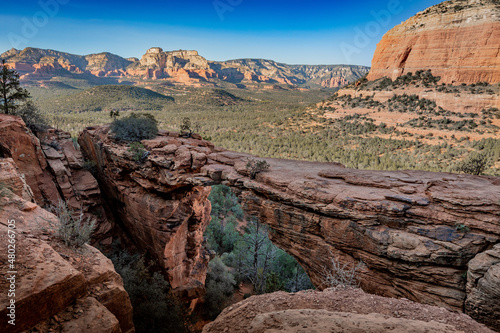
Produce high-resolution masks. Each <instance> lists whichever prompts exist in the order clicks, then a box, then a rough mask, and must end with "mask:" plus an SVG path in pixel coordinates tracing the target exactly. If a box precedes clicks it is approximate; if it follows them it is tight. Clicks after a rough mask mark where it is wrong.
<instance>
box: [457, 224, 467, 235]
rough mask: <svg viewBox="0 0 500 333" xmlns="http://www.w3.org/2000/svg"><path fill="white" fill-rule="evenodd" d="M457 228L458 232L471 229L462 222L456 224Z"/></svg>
mask: <svg viewBox="0 0 500 333" xmlns="http://www.w3.org/2000/svg"><path fill="white" fill-rule="evenodd" d="M455 229H456V230H457V231H458V232H463V233H467V232H469V231H470V228H469V227H468V226H466V225H465V224H461V223H457V224H455Z"/></svg>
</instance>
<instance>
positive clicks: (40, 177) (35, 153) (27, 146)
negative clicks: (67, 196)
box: [0, 114, 60, 204]
mask: <svg viewBox="0 0 500 333" xmlns="http://www.w3.org/2000/svg"><path fill="white" fill-rule="evenodd" d="M1 157H4V158H12V159H13V160H14V162H15V164H16V166H17V167H18V168H19V170H20V172H21V173H22V174H23V175H24V178H25V179H26V182H27V183H28V185H29V186H30V187H31V190H32V191H33V194H34V198H35V200H36V201H37V202H38V203H40V204H44V203H47V202H48V203H52V204H56V203H57V202H58V200H60V195H59V191H58V189H57V187H56V185H55V183H54V181H53V179H52V175H51V172H50V170H49V165H48V163H47V160H46V159H45V155H44V154H43V151H42V148H41V146H40V140H38V138H37V137H35V136H34V135H33V134H32V133H31V132H30V131H29V130H28V129H27V128H26V125H25V124H24V122H23V121H22V119H21V118H19V117H16V116H8V115H4V114H0V158H1Z"/></svg>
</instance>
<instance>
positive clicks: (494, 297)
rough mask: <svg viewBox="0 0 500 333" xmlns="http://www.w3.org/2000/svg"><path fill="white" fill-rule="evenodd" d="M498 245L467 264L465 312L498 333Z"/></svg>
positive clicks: (499, 276)
mask: <svg viewBox="0 0 500 333" xmlns="http://www.w3.org/2000/svg"><path fill="white" fill-rule="evenodd" d="M499 280H500V244H497V245H495V246H494V247H493V248H492V249H491V250H488V251H485V252H483V253H480V254H478V255H477V256H476V257H474V259H472V260H471V261H470V262H469V271H468V276H467V300H466V301H465V310H466V312H467V313H469V314H471V316H473V317H474V318H476V319H478V320H480V321H481V322H483V323H486V324H487V325H488V326H490V327H493V328H495V329H496V330H497V331H500V322H499V321H498V318H500V304H499V303H498V300H499V299H500V284H499Z"/></svg>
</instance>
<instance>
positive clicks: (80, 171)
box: [0, 114, 112, 241]
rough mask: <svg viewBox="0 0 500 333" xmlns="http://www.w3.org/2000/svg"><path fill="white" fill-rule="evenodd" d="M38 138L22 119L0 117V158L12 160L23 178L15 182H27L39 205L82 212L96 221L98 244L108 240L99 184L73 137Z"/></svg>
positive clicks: (51, 131)
mask: <svg viewBox="0 0 500 333" xmlns="http://www.w3.org/2000/svg"><path fill="white" fill-rule="evenodd" d="M38 136H39V138H37V137H36V136H35V135H33V133H31V131H29V130H28V129H27V128H26V126H25V124H24V122H23V121H22V120H21V118H19V117H16V116H8V115H4V114H0V157H2V156H3V157H10V158H12V160H13V161H14V163H15V165H16V166H17V168H18V169H19V171H20V173H21V174H22V175H23V176H22V178H18V177H14V179H17V181H21V179H25V180H26V183H27V184H28V185H29V187H30V188H31V190H32V191H33V197H34V199H35V201H36V202H37V203H38V204H40V205H53V206H55V205H57V204H58V203H59V201H60V200H61V199H62V200H64V201H65V202H66V203H67V204H68V206H69V207H70V208H71V209H72V210H74V211H83V212H84V214H85V218H91V219H97V220H98V228H97V231H96V233H95V235H94V237H95V239H96V240H97V241H98V240H103V239H105V238H107V237H109V233H110V231H111V227H112V225H111V223H110V222H109V221H108V220H107V217H106V213H105V210H104V208H103V203H102V201H101V195H100V194H101V193H100V189H99V184H98V183H97V181H96V179H95V178H94V177H93V176H92V174H91V173H90V172H89V171H88V170H87V169H84V168H83V164H84V161H83V156H82V154H81V152H80V151H79V150H78V149H77V148H76V147H75V146H74V144H73V140H72V139H71V135H70V134H69V133H67V132H64V131H61V130H56V129H49V130H47V131H46V132H43V133H38ZM4 174H7V172H6V173H4ZM16 187H17V186H16ZM16 194H18V195H20V193H16ZM24 197H25V199H27V197H26V196H24ZM30 200H31V199H30Z"/></svg>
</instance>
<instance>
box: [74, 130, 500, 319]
mask: <svg viewBox="0 0 500 333" xmlns="http://www.w3.org/2000/svg"><path fill="white" fill-rule="evenodd" d="M108 131H109V128H108V127H96V128H88V129H87V130H85V131H84V132H83V133H82V135H81V136H80V139H79V142H80V144H81V146H82V149H83V150H84V151H85V154H86V155H87V156H89V157H90V158H91V159H93V160H95V161H96V162H97V164H98V166H99V173H100V180H101V182H102V185H103V188H106V189H107V190H106V193H105V195H107V196H108V200H112V201H113V202H115V205H114V207H116V208H115V210H116V211H117V212H118V214H119V215H120V216H121V218H122V219H123V223H124V225H125V226H126V228H127V229H128V230H129V231H130V232H131V236H132V237H134V238H135V239H136V240H138V241H139V242H140V243H141V244H143V246H144V247H145V248H147V249H149V251H150V252H152V253H153V254H155V255H156V257H157V258H158V259H159V260H160V262H163V263H164V267H165V268H166V269H167V270H168V271H170V273H169V276H170V279H171V281H174V283H175V281H177V282H178V284H176V285H177V286H179V285H180V284H181V283H183V284H185V283H187V284H188V285H189V284H190V282H189V281H190V279H191V280H195V281H196V282H195V283H198V282H202V279H203V277H202V275H204V269H205V268H204V267H203V265H204V263H205V262H206V259H203V256H201V254H202V253H203V250H202V244H201V239H202V238H201V234H202V233H203V230H204V228H205V226H206V223H207V222H208V217H206V216H208V211H209V207H208V202H206V201H204V200H206V199H205V198H206V197H205V193H204V192H203V191H204V190H203V186H208V185H211V184H215V183H221V182H223V183H225V184H228V185H230V186H231V187H232V188H233V189H234V190H235V191H236V192H237V194H238V195H239V197H240V199H241V201H242V205H243V207H244V209H245V211H246V212H247V213H248V214H251V215H255V216H258V217H259V220H260V221H261V222H262V223H265V224H267V225H269V226H270V228H271V233H270V237H271V239H272V240H273V242H275V243H276V244H277V245H278V246H280V247H281V248H283V249H285V250H286V251H287V252H289V253H290V254H292V255H294V256H295V257H296V258H297V260H298V261H299V262H300V264H301V265H302V266H303V267H304V268H305V269H306V271H307V272H308V274H309V276H310V277H311V279H312V281H313V283H314V284H315V285H316V286H318V287H322V286H323V277H324V274H325V269H327V270H328V269H329V268H330V267H331V265H332V259H334V260H336V261H338V262H341V263H348V264H349V263H350V264H355V263H356V262H358V261H362V262H363V263H364V268H363V270H362V272H361V285H362V287H363V289H364V290H365V291H368V292H371V293H376V294H380V295H383V296H391V297H406V298H408V299H411V300H414V301H418V302H422V303H426V304H432V305H438V306H443V307H446V308H448V309H452V310H456V311H463V310H464V304H465V302H466V300H468V299H470V302H469V303H470V304H471V306H473V307H474V309H475V310H474V312H472V311H471V312H470V313H471V315H473V316H475V318H478V320H481V321H483V322H487V320H486V319H485V318H486V317H487V316H489V317H490V318H491V317H494V316H498V314H499V313H498V311H497V310H491V309H490V307H489V306H488V305H486V304H493V303H494V302H496V296H495V295H496V292H498V290H500V281H499V280H498V279H489V280H488V281H490V282H488V285H489V288H492V289H493V290H495V293H493V292H491V293H479V292H473V290H476V289H477V287H475V286H477V283H478V282H477V281H478V280H480V279H481V277H480V276H481V274H486V273H485V271H484V270H477V269H475V270H474V274H473V275H471V274H470V273H471V271H468V264H469V262H470V261H471V260H472V259H473V258H475V257H476V256H477V255H479V254H480V253H483V252H484V251H488V250H489V249H491V248H492V247H493V246H494V245H495V244H498V243H499V242H500V219H499V217H498V216H499V214H500V204H499V201H500V190H499V189H500V180H499V179H498V178H494V177H475V176H469V175H456V174H448V173H429V172H420V171H400V172H380V171H378V172H377V171H366V170H354V169H346V168H344V167H343V166H342V165H339V164H335V163H313V162H299V161H287V160H275V159H266V160H267V161H268V163H269V164H270V165H271V167H270V170H269V171H268V172H264V173H260V174H258V175H257V178H256V179H254V180H252V179H250V178H249V177H248V176H249V175H248V171H247V170H246V163H247V161H248V159H250V158H254V157H252V156H250V155H246V154H240V153H234V152H228V151H224V150H223V149H217V148H214V147H213V146H211V145H210V143H208V142H206V141H202V140H196V139H184V138H179V137H178V134H176V133H167V132H163V133H161V135H160V136H159V137H157V138H156V139H154V140H147V141H143V144H144V146H145V147H146V149H147V150H148V151H150V154H149V156H148V158H147V160H146V161H145V162H144V163H143V164H137V163H134V162H133V161H132V157H131V156H130V153H127V151H126V147H124V146H123V145H120V144H119V143H117V142H114V141H113V140H111V139H110V138H109V137H108ZM193 197H194V198H195V200H193ZM182 198H185V199H182ZM196 199H198V200H196ZM141 207H142V210H141ZM145 208H147V209H145ZM138 209H139V211H137V210H138ZM150 212H151V213H150ZM186 229H187V230H188V232H187V233H185V231H184V230H186ZM178 235H179V236H178ZM185 235H186V236H187V239H186V240H183V239H184V238H183V237H185ZM193 235H195V236H194V237H193ZM153 240H154V241H155V242H156V241H159V243H158V244H157V245H156V244H153V243H154V242H152V241H153ZM170 249H176V250H174V251H173V252H172V251H171V250H170ZM177 249H183V250H184V251H185V252H186V254H182V253H181V252H182V251H181V250H177ZM172 253H178V254H180V258H182V260H177V259H175V260H172V259H170V257H171V256H172ZM174 257H176V256H174ZM180 258H179V259H180ZM181 262H182V264H181V265H182V266H181V267H180V268H179V267H177V266H176V265H179V263H181ZM197 265H198V267H197V269H196V271H195V273H194V276H197V277H196V278H195V279H193V278H189V277H187V274H188V273H189V272H192V270H193V268H194V267H195V266H197ZM179 271H180V272H182V274H180V275H181V276H182V279H179V278H178V276H179V275H177V273H176V272H179ZM488 272H489V271H488ZM487 274H490V273H487ZM472 276H474V282H472V281H471V286H470V288H469V289H466V282H467V281H468V279H472ZM472 298H476V300H472ZM477 299H480V301H478V300H477ZM467 309H468V308H466V310H467ZM493 309H495V308H493ZM483 311H486V312H483ZM487 311H489V312H487ZM491 311H493V313H492V312H491ZM484 313H488V315H487V316H486V315H484Z"/></svg>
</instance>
